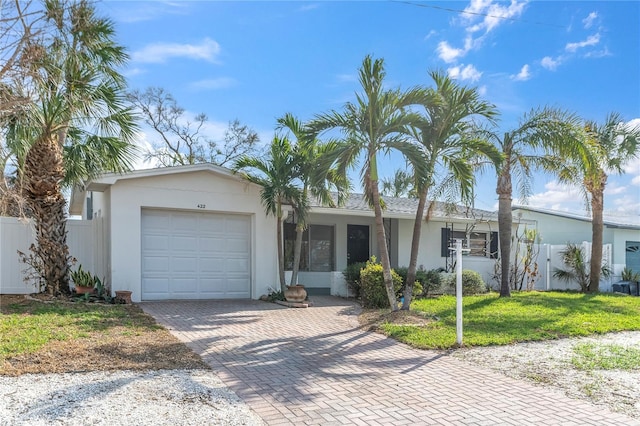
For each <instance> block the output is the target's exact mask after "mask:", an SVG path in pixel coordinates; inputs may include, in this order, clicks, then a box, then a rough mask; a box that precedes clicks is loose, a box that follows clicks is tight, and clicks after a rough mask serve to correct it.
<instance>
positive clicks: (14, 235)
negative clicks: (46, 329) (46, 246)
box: [0, 217, 109, 294]
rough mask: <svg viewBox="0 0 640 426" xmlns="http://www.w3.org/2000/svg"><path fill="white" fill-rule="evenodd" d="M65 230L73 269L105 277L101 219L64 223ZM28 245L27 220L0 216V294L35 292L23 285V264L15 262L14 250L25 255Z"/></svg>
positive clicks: (30, 237) (32, 240)
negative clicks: (65, 224) (72, 260)
mask: <svg viewBox="0 0 640 426" xmlns="http://www.w3.org/2000/svg"><path fill="white" fill-rule="evenodd" d="M67 231H68V233H67V245H68V246H69V254H70V255H71V256H72V257H74V258H75V259H76V260H77V263H76V265H75V266H74V267H73V268H76V267H77V266H78V265H80V264H81V265H82V268H83V269H86V270H88V271H90V272H92V273H94V274H96V275H98V277H100V278H103V277H107V274H106V272H107V270H106V265H105V264H104V262H103V259H104V252H103V251H102V250H101V248H102V245H101V241H103V239H104V229H103V222H102V220H100V219H98V220H92V221H86V220H68V221H67ZM32 243H35V230H34V228H33V225H32V224H31V222H30V221H24V220H20V219H17V218H13V217H0V294H29V293H34V292H36V291H38V289H37V288H36V286H35V285H34V284H33V283H29V284H27V283H25V282H24V279H23V278H24V273H23V271H24V270H25V269H26V266H27V265H26V264H24V263H20V262H19V260H18V254H17V251H18V250H20V251H21V252H23V253H26V254H28V253H29V246H30V245H31V244H32ZM108 283H109V281H108V279H107V284H108Z"/></svg>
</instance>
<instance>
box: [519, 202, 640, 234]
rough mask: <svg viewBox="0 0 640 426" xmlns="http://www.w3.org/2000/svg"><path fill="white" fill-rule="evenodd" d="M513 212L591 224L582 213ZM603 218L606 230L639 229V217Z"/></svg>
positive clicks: (612, 215) (615, 216)
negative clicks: (538, 214)
mask: <svg viewBox="0 0 640 426" xmlns="http://www.w3.org/2000/svg"><path fill="white" fill-rule="evenodd" d="M513 210H526V211H530V212H534V213H540V214H547V215H550V216H556V217H563V218H566V219H573V220H579V221H582V222H589V223H591V216H590V215H588V214H584V213H575V212H564V211H559V210H551V209H543V208H539V207H529V206H513ZM603 216H604V217H603V222H604V225H605V226H606V227H607V228H625V229H640V215H637V216H632V215H622V214H616V213H611V212H605V213H604V215H603Z"/></svg>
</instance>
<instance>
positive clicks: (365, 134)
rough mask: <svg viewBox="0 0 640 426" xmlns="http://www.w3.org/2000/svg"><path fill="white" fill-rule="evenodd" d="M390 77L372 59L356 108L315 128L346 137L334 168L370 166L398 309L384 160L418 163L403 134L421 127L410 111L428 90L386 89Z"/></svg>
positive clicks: (385, 263) (383, 256)
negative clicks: (382, 186)
mask: <svg viewBox="0 0 640 426" xmlns="http://www.w3.org/2000/svg"><path fill="white" fill-rule="evenodd" d="M385 74H386V73H385V70H384V60H383V59H376V60H373V59H372V58H371V57H370V56H366V57H365V58H364V60H363V62H362V66H361V67H360V70H359V80H360V85H361V86H362V91H363V92H362V93H356V101H355V103H353V102H348V103H347V104H346V105H345V107H344V111H330V112H328V113H325V114H320V115H317V116H316V117H315V119H314V120H313V121H312V122H311V123H310V128H311V130H312V131H313V132H316V133H318V134H320V133H322V132H325V131H328V130H330V129H338V130H340V131H341V132H342V134H343V138H342V140H341V141H340V142H339V144H338V146H337V147H336V149H335V150H333V151H332V153H331V154H330V155H328V156H327V157H326V160H327V162H328V164H334V163H335V164H336V165H337V167H338V169H339V170H340V171H341V172H342V173H345V172H346V170H347V169H348V168H350V167H352V166H354V164H356V162H357V161H358V159H359V158H362V160H363V162H364V164H363V166H362V169H361V176H362V186H363V188H364V192H365V196H366V197H367V199H368V201H369V204H370V205H371V207H372V208H373V211H374V215H375V224H376V240H377V242H378V250H379V255H380V262H381V263H382V270H383V276H384V284H385V287H386V290H387V296H388V298H389V304H390V305H391V308H392V309H393V310H397V306H396V299H395V291H394V288H393V281H392V278H391V264H390V261H389V251H388V248H387V238H386V235H385V229H384V225H383V219H382V204H381V199H380V190H379V187H378V180H379V177H378V156H379V154H385V153H388V152H389V151H390V150H398V151H400V152H401V153H402V154H403V155H405V157H408V158H410V157H414V158H416V159H417V158H418V155H419V150H418V149H417V148H416V147H415V146H414V145H412V144H411V142H410V141H408V139H407V136H406V135H405V134H404V133H403V132H405V130H406V128H407V126H409V125H411V124H413V123H415V122H417V120H418V118H419V117H418V116H417V115H416V114H413V113H410V112H408V111H407V107H409V106H411V105H415V104H418V103H420V102H422V101H423V99H424V91H423V90H422V89H420V88H413V89H410V90H408V91H401V90H400V89H384V87H383V84H384V77H385ZM416 163H417V162H416ZM417 165H418V167H419V168H421V167H422V166H421V165H420V164H417ZM414 167H416V166H414Z"/></svg>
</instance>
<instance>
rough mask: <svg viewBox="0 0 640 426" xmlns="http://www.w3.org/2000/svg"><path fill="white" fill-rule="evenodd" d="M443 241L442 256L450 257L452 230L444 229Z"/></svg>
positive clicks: (441, 242) (441, 241) (441, 246)
mask: <svg viewBox="0 0 640 426" xmlns="http://www.w3.org/2000/svg"><path fill="white" fill-rule="evenodd" d="M441 235H442V239H441V240H440V244H441V245H440V256H441V257H449V242H450V240H451V230H450V229H449V228H442V234H441Z"/></svg>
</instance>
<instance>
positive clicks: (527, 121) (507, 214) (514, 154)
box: [488, 108, 584, 297]
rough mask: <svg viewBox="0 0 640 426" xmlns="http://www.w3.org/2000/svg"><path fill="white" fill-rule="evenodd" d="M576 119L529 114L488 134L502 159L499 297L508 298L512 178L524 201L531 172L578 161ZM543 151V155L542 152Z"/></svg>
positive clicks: (548, 112) (555, 112)
mask: <svg viewBox="0 0 640 426" xmlns="http://www.w3.org/2000/svg"><path fill="white" fill-rule="evenodd" d="M579 123H580V121H579V118H578V117H577V116H576V115H574V114H571V113H569V112H566V111H562V110H559V109H555V108H542V109H537V110H532V111H531V112H529V113H528V114H525V115H524V117H523V118H522V119H521V121H520V125H519V126H518V127H517V128H516V129H514V130H511V131H508V132H505V133H504V134H503V135H502V136H501V135H499V134H497V133H489V134H488V138H489V139H490V140H492V141H493V142H494V143H495V145H496V147H497V148H498V150H499V151H500V152H501V153H502V155H503V160H502V162H501V163H498V164H496V167H495V169H496V175H497V184H496V193H497V194H498V234H499V248H500V280H501V281H500V297H509V296H511V288H510V285H509V265H510V262H511V233H512V225H513V214H512V212H511V204H512V197H513V177H515V178H516V186H517V189H518V190H519V192H520V197H521V198H522V199H526V197H527V196H528V195H529V194H530V190H531V179H532V172H533V170H534V169H536V168H540V169H543V170H546V171H549V172H556V173H557V172H558V170H560V168H561V164H562V160H563V158H578V157H579V155H580V153H581V152H583V151H582V147H583V146H584V145H583V143H582V142H583V141H582V136H581V134H582V132H581V130H580V128H579ZM541 150H542V151H541Z"/></svg>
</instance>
